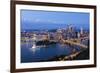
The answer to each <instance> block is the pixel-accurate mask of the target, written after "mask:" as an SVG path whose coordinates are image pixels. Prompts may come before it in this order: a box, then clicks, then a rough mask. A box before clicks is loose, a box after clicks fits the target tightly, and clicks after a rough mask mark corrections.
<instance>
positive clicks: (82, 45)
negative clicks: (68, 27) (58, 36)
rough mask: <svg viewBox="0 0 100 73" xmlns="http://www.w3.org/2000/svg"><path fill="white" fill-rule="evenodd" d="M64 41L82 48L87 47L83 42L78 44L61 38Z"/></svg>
mask: <svg viewBox="0 0 100 73" xmlns="http://www.w3.org/2000/svg"><path fill="white" fill-rule="evenodd" d="M63 42H64V43H68V44H72V45H76V46H80V47H82V48H88V46H86V45H84V44H80V43H78V42H73V41H70V40H63Z"/></svg>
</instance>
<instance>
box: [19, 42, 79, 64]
mask: <svg viewBox="0 0 100 73" xmlns="http://www.w3.org/2000/svg"><path fill="white" fill-rule="evenodd" d="M73 49H74V50H75V51H79V50H80V48H79V47H76V46H69V45H64V44H60V43H58V44H53V45H48V46H45V45H43V46H36V45H35V43H34V42H32V41H27V42H22V43H21V62H42V61H44V60H49V59H51V58H54V57H56V56H60V55H70V54H71V53H72V52H73Z"/></svg>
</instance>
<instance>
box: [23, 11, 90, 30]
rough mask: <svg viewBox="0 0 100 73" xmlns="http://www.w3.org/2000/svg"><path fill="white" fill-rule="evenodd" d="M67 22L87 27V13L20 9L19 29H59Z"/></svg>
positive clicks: (65, 25)
mask: <svg viewBox="0 0 100 73" xmlns="http://www.w3.org/2000/svg"><path fill="white" fill-rule="evenodd" d="M69 24H73V26H75V27H76V28H81V27H82V28H85V29H89V13H82V12H50V11H35V10H34V11H32V10H21V29H47V30H49V29H59V28H65V27H67V26H68V25H69Z"/></svg>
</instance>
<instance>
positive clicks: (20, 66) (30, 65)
mask: <svg viewBox="0 0 100 73" xmlns="http://www.w3.org/2000/svg"><path fill="white" fill-rule="evenodd" d="M21 9H27V10H46V11H64V12H89V13H90V39H91V40H90V45H91V46H90V48H91V49H90V60H84V61H60V62H39V63H20V56H21V55H20V10H21ZM93 17H94V11H93V9H85V8H70V7H51V6H35V5H32V6H31V5H16V22H15V23H16V69H23V68H40V67H55V66H56V67H57V66H74V65H88V64H94V18H93Z"/></svg>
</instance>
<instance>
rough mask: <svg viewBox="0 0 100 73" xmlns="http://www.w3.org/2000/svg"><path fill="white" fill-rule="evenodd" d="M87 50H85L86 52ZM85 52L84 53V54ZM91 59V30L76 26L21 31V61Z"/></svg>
mask: <svg viewBox="0 0 100 73" xmlns="http://www.w3.org/2000/svg"><path fill="white" fill-rule="evenodd" d="M84 51H85V52H84ZM82 53H83V54H82ZM81 59H82V60H85V59H89V32H88V31H87V30H83V29H82V28H81V29H80V30H79V31H77V30H75V27H73V26H69V27H67V28H66V29H56V30H55V31H52V30H49V31H47V30H41V31H40V30H33V31H26V32H25V31H24V32H22V33H21V62H45V61H60V60H61V61H62V60H64V61H65V60H81Z"/></svg>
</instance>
